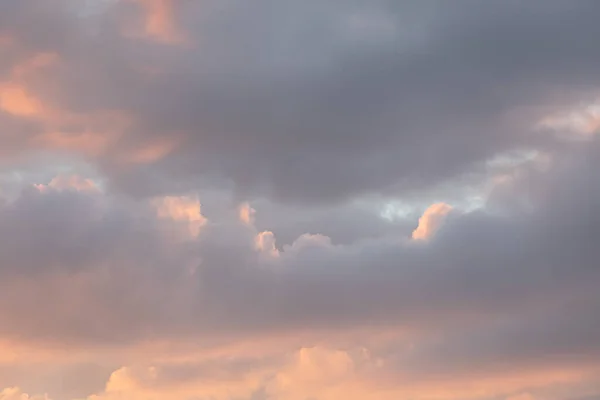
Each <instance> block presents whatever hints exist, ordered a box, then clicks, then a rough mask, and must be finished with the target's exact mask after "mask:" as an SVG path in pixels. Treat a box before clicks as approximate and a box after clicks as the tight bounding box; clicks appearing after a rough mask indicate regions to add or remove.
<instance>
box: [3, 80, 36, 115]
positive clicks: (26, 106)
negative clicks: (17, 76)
mask: <svg viewBox="0 0 600 400" xmlns="http://www.w3.org/2000/svg"><path fill="white" fill-rule="evenodd" d="M0 109H2V110H3V111H5V112H7V113H9V114H12V115H15V116H19V117H34V116H37V115H39V114H40V113H41V112H42V110H43V108H42V104H41V102H40V101H39V100H38V99H37V98H36V97H35V96H34V95H33V94H31V93H29V92H28V91H27V90H26V89H25V88H24V87H22V86H20V85H17V84H12V83H7V84H0Z"/></svg>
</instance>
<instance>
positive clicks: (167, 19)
mask: <svg viewBox="0 0 600 400" xmlns="http://www.w3.org/2000/svg"><path fill="white" fill-rule="evenodd" d="M136 1H137V2H138V3H139V4H140V5H141V6H142V7H143V9H144V13H145V20H144V33H145V35H146V36H147V37H150V38H152V39H154V40H157V41H159V42H163V43H171V44H173V43H181V42H183V35H182V33H181V32H180V31H179V29H178V27H177V26H176V23H175V6H174V1H173V0H136Z"/></svg>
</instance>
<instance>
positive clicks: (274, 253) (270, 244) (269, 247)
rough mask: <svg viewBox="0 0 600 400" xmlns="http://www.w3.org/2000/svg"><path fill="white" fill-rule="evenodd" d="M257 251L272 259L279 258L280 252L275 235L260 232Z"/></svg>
mask: <svg viewBox="0 0 600 400" xmlns="http://www.w3.org/2000/svg"><path fill="white" fill-rule="evenodd" d="M254 243H255V246H256V249H257V250H259V251H260V252H262V253H264V254H268V255H270V256H271V257H278V256H279V250H277V247H276V245H275V235H274V234H273V232H271V231H264V232H260V233H259V234H257V235H256V238H255V241H254Z"/></svg>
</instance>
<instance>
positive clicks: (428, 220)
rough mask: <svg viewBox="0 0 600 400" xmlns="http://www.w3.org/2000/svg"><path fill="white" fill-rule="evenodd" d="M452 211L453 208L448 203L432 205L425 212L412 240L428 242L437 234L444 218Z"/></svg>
mask: <svg viewBox="0 0 600 400" xmlns="http://www.w3.org/2000/svg"><path fill="white" fill-rule="evenodd" d="M450 211H452V206H450V205H448V204H446V203H436V204H432V205H431V206H429V208H427V209H426V210H425V212H424V213H423V215H422V216H421V218H419V225H418V226H417V228H416V229H415V230H414V231H413V233H412V238H413V239H415V240H426V239H429V238H430V237H431V236H433V235H434V234H435V232H436V231H437V230H438V228H439V227H440V225H441V223H442V221H443V220H444V217H445V216H446V215H448V213H450Z"/></svg>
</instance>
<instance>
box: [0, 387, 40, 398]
mask: <svg viewBox="0 0 600 400" xmlns="http://www.w3.org/2000/svg"><path fill="white" fill-rule="evenodd" d="M0 400H50V398H49V397H48V395H39V396H30V395H28V394H27V393H23V391H22V390H21V389H20V388H18V387H10V388H6V389H3V390H1V391H0Z"/></svg>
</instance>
